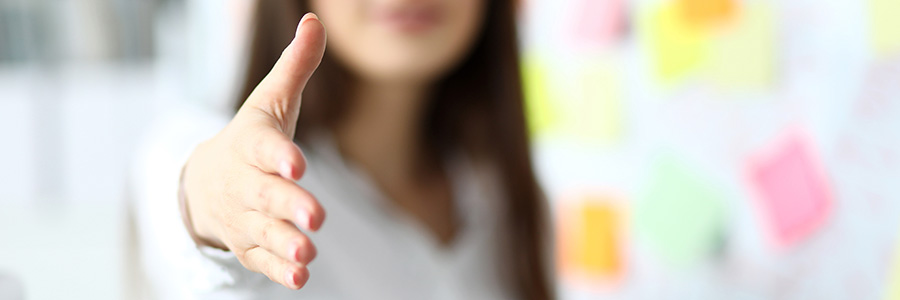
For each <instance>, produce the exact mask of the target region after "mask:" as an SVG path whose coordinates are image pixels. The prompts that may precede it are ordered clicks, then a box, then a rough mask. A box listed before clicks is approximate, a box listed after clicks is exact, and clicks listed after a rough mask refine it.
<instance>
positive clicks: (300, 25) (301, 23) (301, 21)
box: [297, 12, 319, 32]
mask: <svg viewBox="0 0 900 300" xmlns="http://www.w3.org/2000/svg"><path fill="white" fill-rule="evenodd" d="M306 19H316V20H318V19H319V16H317V15H316V14H314V13H312V12H308V13H306V14H305V15H303V18H300V23H299V24H297V32H300V27H302V26H303V23H304V22H306Z"/></svg>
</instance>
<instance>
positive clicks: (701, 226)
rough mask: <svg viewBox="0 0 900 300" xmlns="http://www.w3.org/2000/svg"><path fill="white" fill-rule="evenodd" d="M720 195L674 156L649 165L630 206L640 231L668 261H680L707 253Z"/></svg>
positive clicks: (713, 240) (718, 228) (719, 226)
mask: <svg viewBox="0 0 900 300" xmlns="http://www.w3.org/2000/svg"><path fill="white" fill-rule="evenodd" d="M722 200H723V198H722V196H721V195H720V193H719V192H718V191H717V190H716V188H714V187H713V186H712V185H710V183H709V182H708V181H707V180H706V179H705V178H703V177H702V176H700V174H698V173H697V172H696V171H694V170H692V169H690V168H688V167H687V166H686V165H684V164H683V163H681V162H680V161H677V160H675V159H674V158H673V157H663V158H662V159H660V160H659V161H657V162H656V164H655V165H654V167H653V172H652V175H651V176H650V181H649V185H648V186H647V188H646V191H645V193H644V194H643V196H642V197H641V199H640V202H638V203H637V205H636V208H635V212H634V214H635V217H634V218H635V222H636V224H635V225H636V228H637V230H638V232H639V234H640V235H641V236H642V237H643V238H644V239H645V240H646V241H647V242H648V243H649V244H650V246H651V247H653V248H654V250H655V251H656V252H657V253H659V254H660V256H661V257H663V258H664V259H665V260H666V261H667V262H669V263H671V264H673V265H675V266H685V265H689V264H692V263H695V262H697V261H699V260H700V259H702V258H704V257H708V256H711V255H712V254H713V253H714V252H715V250H716V249H717V247H718V246H719V245H718V243H719V241H720V240H719V239H720V238H721V235H722V233H723V232H722V230H723V224H724V207H723V201H722Z"/></svg>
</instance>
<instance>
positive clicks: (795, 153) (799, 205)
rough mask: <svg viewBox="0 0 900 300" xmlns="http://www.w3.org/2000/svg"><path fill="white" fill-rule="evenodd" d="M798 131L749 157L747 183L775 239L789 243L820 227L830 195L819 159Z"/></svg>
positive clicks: (828, 207)
mask: <svg viewBox="0 0 900 300" xmlns="http://www.w3.org/2000/svg"><path fill="white" fill-rule="evenodd" d="M811 151H812V150H811V149H810V145H809V144H808V143H806V142H805V140H804V139H803V138H801V136H800V135H799V134H790V135H789V136H787V138H785V139H784V140H783V141H780V142H777V143H775V144H774V147H773V148H772V149H769V150H766V151H764V152H762V153H760V154H758V155H757V157H753V158H751V159H750V164H749V170H750V171H749V176H750V184H751V186H752V188H753V190H754V191H755V193H756V196H757V198H758V200H759V202H760V207H761V208H762V212H763V215H764V217H765V220H767V221H768V222H767V223H768V224H769V227H770V228H771V232H772V236H773V237H774V239H775V241H776V242H777V243H778V244H780V245H783V246H789V245H792V244H794V243H796V242H798V241H800V240H801V239H803V238H805V237H807V236H809V235H810V234H811V233H813V231H814V230H816V229H817V228H819V227H820V226H821V224H822V222H823V221H824V220H825V218H826V217H827V216H828V213H829V211H830V210H831V205H832V197H831V193H830V191H829V190H830V189H829V187H828V181H827V178H826V177H825V173H824V171H823V170H824V169H823V168H822V165H821V162H819V160H818V159H816V157H815V156H814V155H813V154H812V152H811Z"/></svg>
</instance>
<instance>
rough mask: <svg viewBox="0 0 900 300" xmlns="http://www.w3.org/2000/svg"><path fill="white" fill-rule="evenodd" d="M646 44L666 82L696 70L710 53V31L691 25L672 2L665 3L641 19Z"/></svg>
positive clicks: (660, 77) (660, 75)
mask: <svg viewBox="0 0 900 300" xmlns="http://www.w3.org/2000/svg"><path fill="white" fill-rule="evenodd" d="M642 19H643V20H644V21H643V22H645V23H646V24H644V25H642V26H641V27H642V28H645V29H644V30H642V31H646V33H645V34H644V35H646V36H647V43H648V46H649V50H650V53H651V56H652V58H653V60H654V65H655V66H656V73H657V75H658V77H659V79H660V80H661V81H662V82H663V83H672V82H674V81H676V80H677V79H681V78H683V77H684V76H686V75H688V74H690V73H691V72H692V71H694V70H696V69H697V68H698V67H700V66H701V64H702V63H703V62H704V61H705V60H706V59H707V57H708V56H709V34H708V33H707V32H705V31H704V30H701V29H699V28H697V27H696V26H692V25H691V24H690V23H689V22H688V20H687V19H685V17H684V14H682V13H681V11H680V10H679V9H678V6H676V5H674V4H673V3H671V2H670V3H664V4H663V5H661V6H660V7H658V9H656V10H654V11H652V12H650V13H649V16H647V17H644V18H642Z"/></svg>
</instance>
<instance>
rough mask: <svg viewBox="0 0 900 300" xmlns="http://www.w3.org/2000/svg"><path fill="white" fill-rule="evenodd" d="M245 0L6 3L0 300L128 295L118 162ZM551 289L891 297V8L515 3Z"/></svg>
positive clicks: (176, 100)
mask: <svg viewBox="0 0 900 300" xmlns="http://www.w3.org/2000/svg"><path fill="white" fill-rule="evenodd" d="M253 2H254V1H253V0H228V1H221V0H142V1H137V0H68V1H59V0H0V299H8V298H9V299H17V298H20V297H21V296H24V298H26V299H119V298H123V297H126V296H125V295H126V294H125V293H126V291H127V290H128V288H129V287H128V278H129V277H128V276H129V274H127V272H125V270H126V268H125V266H124V264H125V262H126V261H127V257H128V251H129V249H128V248H127V247H125V246H124V245H125V244H127V241H128V239H129V237H128V236H127V234H125V233H126V231H125V229H124V228H125V227H126V224H127V222H126V220H127V219H128V215H127V213H126V201H127V199H128V197H127V195H128V186H127V182H128V176H129V166H130V165H131V164H132V157H133V155H134V152H135V151H136V150H138V149H139V147H140V146H139V145H140V141H141V136H142V135H143V134H144V132H145V131H147V130H148V128H149V127H150V126H151V124H152V121H153V120H154V119H155V118H157V117H158V116H160V115H161V114H162V113H164V112H166V111H168V110H171V109H172V108H173V107H177V106H179V105H182V104H184V103H193V104H199V105H203V106H207V107H209V108H210V109H215V110H223V111H224V110H227V109H228V106H229V105H228V104H229V101H231V99H233V98H234V95H235V94H236V92H237V88H238V85H239V84H238V82H239V80H240V78H239V73H240V70H241V68H240V67H241V65H242V59H243V55H244V53H245V52H246V47H247V25H248V17H249V15H250V14H249V10H250V7H252V6H253ZM520 2H521V3H522V6H521V11H520V16H521V22H520V24H521V29H522V36H521V43H522V70H523V80H524V82H525V89H526V95H527V102H528V103H527V105H528V118H529V122H530V128H531V132H532V136H533V137H534V140H533V141H534V149H535V163H536V165H537V168H538V171H539V177H540V179H541V181H542V183H543V186H544V187H545V190H546V192H547V194H548V197H549V199H550V201H551V206H552V208H553V216H554V217H555V218H554V225H555V232H556V246H557V253H556V257H555V262H556V270H557V274H558V276H557V278H558V282H559V287H560V288H559V293H560V295H561V298H562V299H620V298H624V299H660V298H675V299H685V298H687V299H719V298H730V299H735V298H737V299H884V298H892V299H900V232H898V230H900V0H860V1H848V0H781V1H776V0H631V1H626V0H526V1H520Z"/></svg>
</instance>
